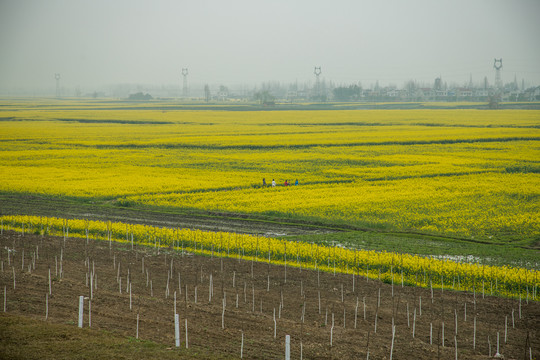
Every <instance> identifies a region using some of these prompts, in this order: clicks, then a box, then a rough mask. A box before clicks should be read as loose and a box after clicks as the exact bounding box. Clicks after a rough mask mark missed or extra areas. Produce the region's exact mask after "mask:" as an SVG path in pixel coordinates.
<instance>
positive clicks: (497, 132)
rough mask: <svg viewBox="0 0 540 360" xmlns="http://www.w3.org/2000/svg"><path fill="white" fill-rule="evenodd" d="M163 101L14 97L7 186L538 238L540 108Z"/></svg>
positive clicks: (0, 187)
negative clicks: (254, 106) (290, 106)
mask: <svg viewBox="0 0 540 360" xmlns="http://www.w3.org/2000/svg"><path fill="white" fill-rule="evenodd" d="M152 104H153V103H150V104H146V105H145V106H144V107H142V105H133V104H131V103H127V104H126V103H119V102H111V103H100V102H90V103H88V102H87V103H84V102H83V103H80V102H76V101H72V102H70V101H64V102H62V101H59V102H58V103H53V104H47V105H46V104H43V103H39V102H36V103H32V102H26V103H25V102H20V103H17V102H15V103H10V102H7V103H6V102H5V103H3V106H2V110H1V113H0V118H1V119H2V121H1V122H0V129H1V132H0V140H1V142H0V169H1V171H2V182H1V184H0V191H1V192H2V194H9V195H13V194H16V195H26V194H31V195H38V196H43V195H47V196H54V197H60V198H70V199H78V200H79V201H81V202H94V203H95V202H103V203H107V204H109V205H112V206H122V207H131V208H145V209H148V208H152V209H164V208H168V209H182V210H184V211H194V212H210V211H213V212H222V213H223V212H227V213H235V214H247V215H250V216H262V217H265V216H276V217H278V218H282V219H289V220H306V221H316V222H322V223H326V224H331V225H342V226H345V225H346V226H354V227H357V228H362V229H382V230H389V231H404V232H420V233H423V234H431V235H443V236H454V237H459V238H469V239H471V238H474V239H476V240H479V239H480V240H482V241H488V242H491V243H500V244H504V243H509V242H511V243H512V244H514V245H519V246H526V247H535V246H537V242H538V235H539V233H540V228H539V220H538V216H537V214H538V210H539V209H538V195H539V192H538V189H539V188H540V186H539V185H540V181H539V175H538V171H539V165H538V158H540V151H539V147H538V145H537V143H538V139H539V138H540V130H539V128H538V127H539V126H540V125H539V124H540V112H539V111H536V110H505V111H487V110H380V111H371V110H361V111H360V110H359V111H352V110H337V111H183V110H167V106H166V103H165V104H163V103H159V102H157V103H155V105H152ZM137 106H139V107H140V108H137ZM152 106H154V108H152ZM171 108H172V107H171ZM173 109H174V108H173ZM231 109H233V110H234V109H235V108H234V107H231ZM263 178H264V179H265V180H266V183H267V185H269V184H270V183H271V181H272V179H275V180H276V183H277V185H278V186H277V187H276V188H271V187H265V188H261V185H262V179H263ZM296 179H298V180H299V186H290V187H284V186H282V184H283V183H284V181H285V180H288V181H289V182H291V183H294V181H295V180H296Z"/></svg>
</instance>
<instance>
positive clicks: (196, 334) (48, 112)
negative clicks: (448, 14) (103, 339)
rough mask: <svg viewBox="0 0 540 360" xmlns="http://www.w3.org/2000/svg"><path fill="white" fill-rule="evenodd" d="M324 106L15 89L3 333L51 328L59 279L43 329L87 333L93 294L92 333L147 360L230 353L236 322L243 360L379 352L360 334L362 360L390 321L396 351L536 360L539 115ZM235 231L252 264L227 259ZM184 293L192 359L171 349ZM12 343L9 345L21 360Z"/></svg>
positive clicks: (4, 150) (0, 138) (0, 202)
mask: <svg viewBox="0 0 540 360" xmlns="http://www.w3.org/2000/svg"><path fill="white" fill-rule="evenodd" d="M315 105H316V104H314V105H309V104H308V105H302V106H303V107H302V109H304V110H295V108H294V106H288V107H287V108H284V109H283V110H280V111H277V110H275V111H267V109H263V108H257V107H254V106H252V105H223V104H213V105H212V104H211V105H203V104H186V105H178V104H175V103H174V102H172V101H151V102H145V103H133V102H131V103H130V102H123V101H105V100H99V99H98V100H91V101H90V100H86V101H83V100H54V101H51V100H50V99H49V100H39V99H33V100H28V99H10V100H6V99H1V100H0V174H1V175H0V176H1V181H0V218H1V219H2V220H1V221H2V224H1V232H2V234H1V235H0V245H1V247H0V248H1V249H2V251H1V256H0V260H1V261H2V274H1V278H0V279H1V282H0V287H1V288H0V290H4V294H5V299H6V300H5V301H6V302H5V303H6V307H7V312H6V314H3V313H1V315H2V316H1V317H0V321H1V322H2V324H3V325H0V328H2V327H4V326H5V328H7V329H12V331H13V332H16V331H19V329H18V328H17V327H16V326H15V325H14V324H16V323H18V322H19V321H18V320H17V319H18V317H20V316H23V317H26V318H27V320H28V319H30V320H40V321H42V320H43V319H44V311H45V310H44V309H45V303H44V301H45V294H46V293H47V290H48V284H47V278H48V273H47V272H48V269H49V268H50V269H51V271H52V269H54V276H53V281H52V283H53V285H52V289H53V291H54V293H51V297H50V299H48V300H47V301H49V304H50V308H49V310H50V312H49V314H48V319H47V320H46V322H45V323H46V324H51V325H52V324H57V325H59V326H61V325H66V324H67V325H71V326H73V325H76V315H77V301H78V296H79V295H85V296H87V297H89V296H92V295H93V296H95V298H94V299H93V302H92V311H95V312H93V313H92V330H89V332H90V333H92V334H93V335H96V336H98V337H99V336H100V334H101V335H103V334H104V332H105V334H107V333H109V332H110V333H111V334H114V337H118V339H120V340H118V341H119V342H120V343H121V342H122V341H125V339H128V341H129V342H130V344H128V346H131V345H133V346H134V347H133V348H132V347H130V349H131V350H129V351H136V352H138V353H139V355H140V358H145V357H148V355H144V354H147V353H146V352H145V351H146V350H145V349H144V348H145V347H146V348H148V347H150V348H152V349H153V351H160V353H161V352H162V353H163V354H164V355H163V356H162V357H163V358H166V357H168V356H169V355H171V354H172V356H173V357H174V356H175V355H178V352H180V353H181V355H182V356H183V357H186V358H190V357H194V358H214V357H215V358H238V357H239V355H240V342H241V336H240V335H241V333H242V331H243V333H244V335H245V342H244V352H243V356H244V357H246V358H260V357H261V356H263V357H264V358H276V357H281V356H282V354H283V348H284V335H285V334H286V333H287V334H290V335H291V337H292V339H293V340H292V341H293V349H292V351H293V354H294V356H293V358H299V357H300V345H299V344H300V342H299V341H301V342H302V346H303V347H302V353H303V356H305V358H328V359H331V358H344V359H348V358H351V359H352V358H358V356H360V358H365V357H366V356H367V349H368V347H367V342H368V336H369V339H370V340H369V344H370V345H369V351H370V357H371V358H372V359H382V358H389V354H390V351H391V348H392V318H394V321H395V325H396V329H397V330H396V335H395V342H394V348H393V350H392V351H393V359H408V358H411V357H418V358H420V359H433V358H437V357H438V356H440V357H441V358H454V356H455V345H456V342H457V347H458V352H459V354H460V358H465V359H469V358H470V359H481V358H486V356H489V355H494V354H495V349H496V348H495V346H496V344H497V333H498V334H499V343H500V344H503V342H502V340H501V336H503V334H504V332H505V330H506V332H507V334H508V338H507V339H506V340H505V341H504V344H503V345H502V346H501V348H502V349H503V352H501V353H503V354H504V355H505V357H509V358H522V357H523V356H524V353H525V352H527V351H529V352H530V353H531V354H532V355H534V356H535V357H538V356H539V355H538V349H539V348H540V343H538V338H539V336H538V330H537V329H538V328H540V308H539V307H538V306H539V305H538V301H537V294H536V292H537V288H538V285H539V282H538V279H537V274H538V270H539V268H540V267H539V265H540V217H539V216H538V214H539V213H540V206H539V204H540V202H539V199H540V190H539V189H540V161H539V160H538V159H540V147H539V146H538V144H539V143H538V141H539V140H540V110H518V109H512V110H498V111H491V110H484V109H482V110H480V109H474V108H468V106H464V105H461V104H455V105H453V106H446V105H441V104H431V105H427V106H426V107H429V108H423V105H422V104H416V105H415V106H414V108H411V107H409V106H408V107H407V108H399V104H387V105H384V107H385V109H377V110H371V109H362V110H358V109H355V108H354V107H353V106H356V105H350V104H332V105H331V106H330V105H328V106H325V107H320V106H319V107H317V106H318V105H317V106H315ZM359 106H363V105H359ZM370 106H371V105H370ZM374 107H376V104H374ZM438 107H440V108H438ZM466 107H467V108H466ZM305 108H314V109H317V110H305ZM263 179H264V180H265V182H266V184H265V185H263ZM273 179H275V181H276V186H275V187H273V186H271V183H272V180H273ZM296 179H298V182H299V184H298V185H291V186H284V182H285V181H286V180H287V181H288V182H289V183H290V184H294V183H295V181H296ZM53 223H54V225H53ZM68 224H69V226H68ZM150 225H151V226H154V227H155V228H150V227H148V228H147V226H150ZM45 228H46V230H45ZM89 228H90V229H93V230H92V232H91V233H90V234H94V235H93V236H92V235H90V240H86V241H85V240H84V239H82V238H84V231H85V229H86V231H87V233H86V234H88V229H89ZM66 229H69V233H70V234H71V236H69V235H67V232H66ZM104 229H106V230H104ZM148 229H152V230H148ZM188 229H192V230H193V231H192V232H191V231H189V230H188ZM12 230H15V231H17V232H13V231H12ZM60 230H61V231H62V232H63V234H64V235H63V238H62V237H58V236H57V235H59V232H60ZM201 230H202V231H201ZM105 231H106V232H107V233H108V239H110V238H111V235H112V237H113V239H112V241H111V242H108V241H103V240H104V239H105V238H104V236H105V235H104V234H105ZM130 232H131V240H132V241H133V238H134V237H135V245H131V244H130V243H129V236H128V235H129V233H130ZM179 233H180V234H182V235H181V236H180V237H178V236H179V235H178V234H179ZM38 234H39V235H38ZM86 236H87V237H88V235H86ZM66 238H67V240H66ZM98 238H99V239H101V240H96V239H98ZM180 238H182V245H181V247H180ZM224 238H227V239H232V240H230V241H231V243H230V244H233V243H234V244H236V245H234V246H236V247H234V246H233V247H232V248H231V249H233V250H234V251H237V252H238V259H236V258H235V259H231V258H219V257H218V254H219V253H221V254H224V249H225V248H224V245H223V239H224ZM186 239H187V240H186ZM239 239H241V240H239ZM259 239H261V243H260V242H259ZM262 239H265V240H264V241H266V240H267V241H268V245H267V249H266V250H265V251H266V253H264V251H263V250H262V247H261V245H260V244H262V243H265V242H264V241H262ZM184 241H186V243H185V244H184ZM227 241H228V242H227V244H228V245H227V256H229V240H227ZM239 241H240V243H241V247H240V245H238V243H239ZM189 242H191V243H189ZM188 243H189V244H190V245H189V246H188ZM246 244H247V245H246ZM255 244H256V245H255ZM270 244H272V245H270ZM143 245H145V246H143ZM152 245H153V246H152ZM159 245H161V246H159ZM184 245H186V247H185V248H184ZM133 246H134V247H133ZM38 247H39V254H40V255H39V259H38V258H37V249H38ZM199 247H200V249H199ZM218 247H219V251H216V250H215V249H216V248H218ZM244 247H245V248H244ZM10 249H11V250H15V252H13V253H11V252H10ZM158 249H159V250H158ZM287 249H288V250H287ZM313 249H320V251H321V252H319V250H316V256H314V250H313ZM288 251H289V252H288ZM291 251H296V259H297V260H298V261H297V263H296V265H294V264H293V263H294V261H293V260H294V259H293V260H291V263H290V264H289V265H290V266H286V265H285V264H287V263H288V257H289V256H292V255H294V254H292V255H291ZM301 251H303V253H302V254H301ZM24 254H26V255H24ZM201 254H204V255H203V256H201ZM240 254H242V256H240ZM325 254H326V255H325ZM336 254H337V255H336ZM358 254H364V255H362V256H365V257H364V260H362V261H363V262H360V263H361V264H362V266H359V260H358V259H357V255H358ZM366 254H367V255H366ZM25 256H26V258H25ZM244 256H245V258H244ZM250 256H252V257H253V259H256V260H257V261H249V260H246V259H250ZM265 256H268V262H269V263H268V264H267V263H265ZM242 258H244V259H243V260H242ZM293 258H294V256H293ZM381 258H384V259H386V260H383V261H381ZM403 258H405V259H409V258H410V259H411V260H410V261H409V262H408V265H406V266H404V265H403V264H404V262H403ZM142 259H144V264H143V263H142V262H143V260H142ZM271 260H272V261H271ZM325 261H327V263H326V264H323V263H324V262H325ZM331 262H333V264H332V263H331ZM398 262H399V266H398ZM90 263H92V269H90ZM300 263H302V264H303V265H302V267H300V268H299V267H298V264H300ZM94 264H95V265H94ZM119 264H122V265H119ZM222 264H223V270H222ZM336 264H337V272H335V269H336ZM430 264H434V265H430ZM284 265H285V266H284ZM58 266H60V274H64V276H62V275H59V273H58V271H59V269H58ZM94 266H95V267H96V269H97V270H95V271H94V269H93V268H94ZM364 266H365V268H364ZM370 266H371V268H370ZM353 268H356V270H351V269H353ZM286 269H288V270H286ZM300 269H302V270H301V271H300ZM333 269H334V271H332V270H333ZM360 269H362V270H361V271H360ZM403 269H405V270H403ZM485 269H489V271H487V272H486V271H485ZM91 270H92V271H91ZM173 270H174V271H173ZM364 270H365V271H366V273H365V274H369V276H368V277H369V279H368V278H366V277H365V274H364V273H363V271H364ZM370 270H371V272H370ZM351 271H352V273H351ZM354 271H356V274H355V275H353V274H354ZM399 271H401V279H403V278H405V281H404V283H405V286H404V287H402V286H401V283H400V280H399V279H400V278H399ZM90 272H92V274H98V275H99V280H96V281H98V283H99V286H100V287H99V288H96V289H95V290H96V291H95V294H92V295H91V294H90V284H87V283H86V280H87V279H88V274H89V273H90ZM128 272H129V275H128ZM377 272H378V274H377ZM404 272H405V275H404ZM167 273H169V275H171V273H172V274H173V275H174V276H173V277H174V279H172V278H170V276H169V277H168V276H167ZM344 273H346V274H344ZM252 274H253V275H252ZM285 274H287V275H286V276H287V277H286V281H285ZM419 274H420V275H419ZM422 274H423V276H422ZM426 274H428V277H426ZM177 276H179V277H180V278H181V279H182V280H181V286H178V278H177ZM419 276H420V277H422V279H419ZM14 277H15V278H16V281H17V283H16V287H15V281H14V279H13V278H14ZM147 277H148V279H150V280H152V284H153V287H152V285H150V283H147ZM91 278H92V277H91ZM233 278H234V280H232V279H233ZM391 278H392V279H393V280H392V281H393V282H394V284H393V286H392V285H391V282H392V281H391V280H390V279H391ZM120 279H123V280H120ZM211 279H213V280H211ZM353 279H354V280H353ZM92 280H93V278H92ZM173 280H174V281H173ZM428 280H429V281H428ZM126 281H129V282H130V283H132V286H133V288H132V290H133V292H134V294H135V295H134V297H133V299H134V300H133V301H134V302H133V304H135V303H136V305H133V307H132V309H130V308H129V289H128V288H126V286H127V285H126ZM233 281H234V284H233ZM352 281H354V284H355V285H354V286H355V288H354V290H353V288H352V286H353V285H352V284H353V283H352ZM402 281H403V280H402ZM168 282H170V292H169V294H168V295H167V296H165V291H166V288H167V285H166V284H167V283H168ZM173 284H174V285H173ZM212 284H213V285H212ZM412 284H416V285H419V287H413V286H407V285H412ZM431 284H433V288H434V290H433V295H432V293H431V291H430V286H429V285H431ZM185 286H187V287H185ZM481 288H482V289H483V290H485V293H486V294H485V296H484V294H481V290H480V289H481ZM484 288H485V289H484ZM173 289H174V290H176V291H178V294H177V296H178V298H177V302H176V305H177V308H178V313H179V314H180V318H181V319H182V321H185V319H188V321H189V323H190V325H189V326H190V330H189V331H190V348H189V349H185V345H184V347H182V348H181V350H179V349H176V348H175V347H174V321H173V320H174V311H173V307H174V302H173V300H172V298H173V296H174V295H173V291H174V290H173ZM196 289H197V290H196ZM342 289H343V290H342ZM451 289H452V290H451ZM487 289H489V290H490V291H489V292H488V290H487ZM119 290H121V293H120V291H119ZM463 290H468V292H462V291H463ZM379 291H380V293H381V299H380V300H379V299H378V293H379ZM195 292H197V297H198V301H197V302H195ZM482 292H483V291H482ZM186 293H187V294H188V298H187V300H186V299H185V297H184V296H185V295H186ZM212 294H213V296H212ZM225 294H226V295H225ZM237 294H238V306H236V296H237ZM318 294H320V296H321V308H320V309H319V306H318V302H317V303H316V301H317V300H318ZM342 294H343V295H342ZM392 294H393V296H392ZM488 294H489V296H488ZM496 294H498V295H501V297H496V296H491V295H496ZM250 296H251V298H250ZM432 296H433V302H432ZM209 297H210V299H209ZM364 297H365V304H366V318H365V319H364V313H363V304H364V301H363V299H364ZM420 298H421V299H422V300H420ZM135 299H136V302H135ZM254 299H255V300H254ZM357 299H358V300H357ZM250 301H251V302H250ZM379 301H380V305H377V304H379ZM420 301H422V305H421V306H422V314H420V304H419V303H420ZM85 304H86V306H87V305H88V301H87V300H85ZM224 304H226V305H225V308H226V312H225V314H226V315H225V317H224V319H225V320H224V324H225V325H224V328H222V319H223V318H222V310H223V305H224ZM284 304H285V305H284ZM358 304H359V305H358ZM281 305H283V307H282V306H281ZM357 306H359V307H358V309H361V310H362V311H360V310H358V312H357V325H358V326H357V328H356V329H355V328H354V326H353V325H354V313H355V310H357V309H356V307H357ZM126 307H127V308H126ZM135 307H136V309H137V310H135ZM261 307H262V310H261ZM274 308H275V309H276V311H277V313H276V316H277V321H276V324H277V327H276V331H277V336H276V338H275V339H274V337H273V329H274V321H273V309H274ZM407 308H408V309H409V314H408V316H407V310H406V309H407ZM466 308H467V309H468V310H465V309H466ZM280 309H281V310H282V313H281V314H280V313H279V311H280ZM303 309H304V311H303ZM520 309H521V312H522V314H521V316H519V317H518V315H517V314H518V312H519V311H520ZM86 310H88V309H87V308H86ZM415 310H416V311H417V312H418V313H417V320H418V322H417V323H415V325H414V326H413V325H411V324H412V322H413V317H414V311H415ZM137 311H138V312H139V314H140V316H141V318H140V320H141V325H142V326H141V328H140V331H141V332H140V335H141V340H137V339H134V337H135V330H134V329H135V327H134V326H135V325H134V324H135V323H136V313H137ZM465 311H467V318H466V319H465ZM332 313H334V317H335V322H336V325H335V326H334V328H333V329H332V330H330V328H331V320H330V317H331V314H332ZM344 314H345V317H346V321H344ZM475 315H476V327H477V329H476V331H477V337H475V336H473V333H474V325H473V324H474V322H473V321H472V320H471V319H473V318H474V316H475ZM301 319H303V321H301ZM456 319H457V321H458V326H459V332H457V334H456V322H455V321H456ZM511 319H513V322H512V324H511V330H509V326H510V321H511ZM85 321H88V319H85ZM443 321H444V323H445V331H446V332H444V331H443V330H442V327H443V326H442V323H443ZM344 322H345V323H346V324H344ZM192 323H193V324H192ZM86 324H87V323H86ZM182 324H183V323H182ZM376 324H377V325H376ZM430 324H431V325H432V343H431V344H430V341H429V334H430ZM85 326H86V325H85ZM29 327H31V325H29ZM375 327H377V333H375ZM73 328H74V329H73V331H74V332H75V331H76V329H75V326H73ZM51 329H52V328H51ZM54 329H57V328H54ZM413 329H414V330H413ZM1 331H2V330H0V338H3V336H2V333H1ZM55 331H56V330H55ZM57 331H59V332H63V331H65V330H64V328H60V327H59V328H58V330H57ZM67 331H68V332H69V330H67ZM94 331H96V332H94ZM413 332H415V334H416V335H415V336H413V335H412V334H413ZM443 332H444V333H445V335H444V336H443V334H442V333H443ZM7 334H11V332H10V330H8V331H7ZM330 334H332V336H333V340H334V342H333V344H332V346H330V345H329V344H330ZM368 334H369V335H368ZM93 335H92V336H93ZM454 336H456V337H455V338H454ZM488 337H489V340H488ZM8 338H9V337H6V339H8ZM443 338H444V343H445V344H444V346H443V344H442V340H441V339H443ZM473 338H475V340H472V339H473ZM9 339H10V340H6V341H5V342H4V343H3V346H2V347H3V350H0V351H5V353H4V354H5V355H6V356H7V357H16V356H19V357H21V358H25V357H27V356H24V354H23V353H22V352H20V351H23V350H21V349H19V348H20V346H19V345H20V343H18V342H17V341H16V339H12V338H9ZM209 339H214V340H212V341H210V342H209ZM526 339H527V340H526ZM436 340H441V342H440V343H438V342H437V341H436ZM10 341H13V342H12V343H10ZM96 341H97V340H96ZM526 341H527V342H526ZM473 342H474V344H475V345H474V346H473ZM34 343H35V342H34ZM115 344H116V345H111V347H114V346H120V345H118V342H116V343H115ZM135 349H137V350H135ZM527 349H528V350H527ZM113 351H114V350H113ZM1 354H2V353H0V357H2V356H1ZM17 354H19V355H17ZM261 354H263V355H261ZM61 356H62V355H61V354H60V353H56V354H54V355H50V356H49V357H54V358H59V357H61ZM111 356H113V357H118V355H117V354H116V355H114V353H113V355H110V354H108V355H107V354H105V353H104V354H103V358H110V357H111ZM66 357H69V355H66ZM44 358H47V356H44Z"/></svg>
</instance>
